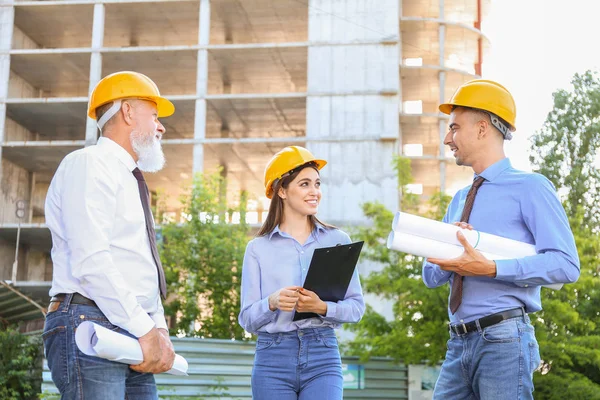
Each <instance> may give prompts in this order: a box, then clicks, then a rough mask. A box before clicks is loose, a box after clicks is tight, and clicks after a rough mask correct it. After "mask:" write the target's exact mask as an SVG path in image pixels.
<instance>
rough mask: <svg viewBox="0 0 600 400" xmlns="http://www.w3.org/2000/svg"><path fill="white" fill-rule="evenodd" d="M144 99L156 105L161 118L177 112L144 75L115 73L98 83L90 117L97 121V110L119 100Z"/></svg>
mask: <svg viewBox="0 0 600 400" xmlns="http://www.w3.org/2000/svg"><path fill="white" fill-rule="evenodd" d="M130 98H136V99H142V100H148V101H152V102H154V103H155V104H156V108H157V110H158V116H159V117H168V116H169V115H172V114H173V113H174V112H175V106H174V105H173V103H171V102H170V101H169V100H167V99H165V98H164V97H162V96H161V95H160V92H159V91H158V87H157V86H156V84H155V83H154V82H153V81H152V79H150V78H148V77H147V76H146V75H144V74H140V73H139V72H133V71H121V72H115V73H114V74H110V75H108V76H105V77H104V78H102V79H101V80H100V82H98V84H97V85H96V87H95V88H94V90H93V91H92V95H91V96H90V102H89V104H88V116H89V117H90V118H93V119H96V109H97V108H98V107H100V106H103V105H104V104H108V103H110V102H112V101H115V100H119V99H130Z"/></svg>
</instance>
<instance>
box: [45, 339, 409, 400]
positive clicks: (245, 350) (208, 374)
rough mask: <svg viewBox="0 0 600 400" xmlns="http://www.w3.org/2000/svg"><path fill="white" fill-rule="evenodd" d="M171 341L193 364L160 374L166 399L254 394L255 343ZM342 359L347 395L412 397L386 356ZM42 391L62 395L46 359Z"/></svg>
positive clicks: (402, 372) (385, 399)
mask: <svg viewBox="0 0 600 400" xmlns="http://www.w3.org/2000/svg"><path fill="white" fill-rule="evenodd" d="M172 340H173V344H174V346H175V351H176V352H177V353H178V354H181V355H182V356H183V357H185V358H186V359H187V361H188V363H189V371H188V372H189V376H173V375H167V374H161V375H157V376H156V383H157V386H158V388H159V394H160V398H161V399H169V398H171V399H204V398H207V399H208V398H213V399H214V398H219V399H223V400H225V399H239V400H250V399H251V398H252V391H251V389H250V373H251V370H252V362H253V359H254V343H253V342H241V341H229V340H216V339H190V338H185V339H177V338H172ZM342 363H343V364H344V378H345V379H344V382H345V383H344V386H345V389H344V398H345V399H378V400H392V399H393V400H396V399H408V375H407V374H408V369H407V367H406V366H404V365H397V364H394V363H392V362H391V360H388V359H383V358H375V359H372V360H370V361H369V362H367V363H360V362H359V361H358V359H357V358H354V357H342ZM42 391H43V392H45V393H46V398H48V399H51V398H53V396H52V394H57V393H58V390H57V389H56V387H55V386H54V385H53V383H52V379H51V377H50V371H49V370H48V365H47V363H46V362H45V361H44V371H43V384H42ZM274 400H276V399H274ZM315 400H318V399H315Z"/></svg>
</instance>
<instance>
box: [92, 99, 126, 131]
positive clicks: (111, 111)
mask: <svg viewBox="0 0 600 400" xmlns="http://www.w3.org/2000/svg"><path fill="white" fill-rule="evenodd" d="M120 109H121V99H118V100H115V101H113V104H112V106H110V108H109V109H108V110H106V112H105V113H104V115H102V117H101V118H100V119H99V120H98V122H97V125H98V129H100V132H102V128H103V127H104V125H106V123H107V122H108V120H109V119H111V118H112V117H114V116H115V114H116V113H117V112H119V110H120Z"/></svg>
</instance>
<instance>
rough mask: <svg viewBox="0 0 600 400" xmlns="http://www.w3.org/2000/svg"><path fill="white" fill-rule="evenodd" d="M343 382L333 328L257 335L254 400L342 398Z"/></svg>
mask: <svg viewBox="0 0 600 400" xmlns="http://www.w3.org/2000/svg"><path fill="white" fill-rule="evenodd" d="M343 383H344V382H343V378H342V363H341V359H340V351H339V349H338V342H337V338H336V336H335V332H334V330H333V329H332V328H313V329H311V328H308V329H299V330H297V331H292V332H284V333H273V334H270V333H260V334H259V335H258V340H257V341H256V355H255V357H254V367H253V368H252V398H253V399H254V400H271V399H277V400H297V399H299V400H315V399H319V400H341V399H342V396H343Z"/></svg>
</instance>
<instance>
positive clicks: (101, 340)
mask: <svg viewBox="0 0 600 400" xmlns="http://www.w3.org/2000/svg"><path fill="white" fill-rule="evenodd" d="M75 343H77V347H79V350H81V351H82V353H84V354H87V355H88V356H93V357H100V358H105V359H107V360H110V361H116V362H120V363H123V364H130V365H137V364H140V363H141V362H142V361H144V355H143V353H142V347H141V346H140V343H139V342H138V341H137V340H135V339H133V338H130V337H129V336H125V335H121V334H120V333H117V332H113V331H111V330H110V329H106V328H105V327H103V326H100V325H98V324H94V323H93V322H91V321H84V322H82V323H81V325H79V326H78V327H77V330H76V331H75ZM187 370H188V363H187V361H186V360H185V358H183V357H181V356H180V355H179V354H176V355H175V362H174V363H173V368H171V369H170V370H168V371H167V372H166V373H167V374H171V375H184V376H187Z"/></svg>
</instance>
